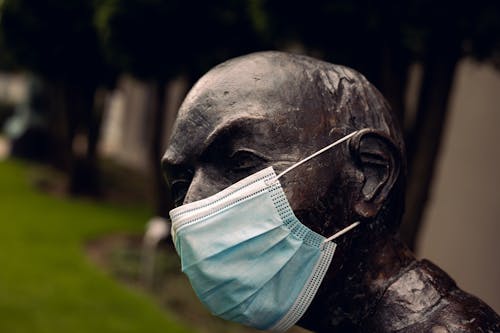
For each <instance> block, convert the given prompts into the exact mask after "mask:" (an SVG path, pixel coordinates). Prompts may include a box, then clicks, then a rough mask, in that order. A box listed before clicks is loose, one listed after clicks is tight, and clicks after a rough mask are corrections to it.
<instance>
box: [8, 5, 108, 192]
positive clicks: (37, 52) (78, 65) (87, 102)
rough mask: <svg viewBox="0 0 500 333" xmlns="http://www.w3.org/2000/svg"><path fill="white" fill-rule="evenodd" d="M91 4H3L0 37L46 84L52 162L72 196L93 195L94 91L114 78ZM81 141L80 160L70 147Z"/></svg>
mask: <svg viewBox="0 0 500 333" xmlns="http://www.w3.org/2000/svg"><path fill="white" fill-rule="evenodd" d="M93 6H94V4H93V2H91V1H84V0H79V1H76V0H75V1H58V0H49V1H43V2H40V1H34V0H3V1H2V2H0V15H1V21H0V25H1V28H0V30H1V33H2V36H1V39H2V41H3V42H4V45H5V47H6V48H7V49H8V51H9V54H10V55H11V58H12V59H15V62H16V65H18V66H19V67H20V68H23V69H25V70H28V71H31V72H34V73H35V74H37V75H38V76H40V77H42V78H43V80H44V82H45V88H46V94H47V96H48V97H49V98H48V99H47V100H48V101H49V102H48V105H47V110H48V121H47V123H48V124H49V126H50V134H51V141H52V143H51V145H52V149H51V152H52V156H51V160H52V161H53V163H54V164H55V165H56V166H58V167H60V168H62V169H63V170H66V171H67V172H68V174H69V175H70V190H71V192H72V193H81V192H84V193H88V192H91V193H95V192H96V191H97V185H98V184H97V182H96V179H97V165H96V154H97V151H96V145H97V141H98V137H99V124H100V112H101V108H99V107H95V106H96V105H95V104H94V96H95V92H96V90H97V87H98V86H100V85H101V84H103V83H108V82H110V81H111V80H112V77H113V73H112V71H110V68H109V67H108V66H106V64H105V62H104V60H103V56H102V52H101V49H100V45H99V40H98V38H97V33H96V31H95V28H94V26H93V13H94V7H93ZM77 134H81V135H82V136H83V137H84V138H85V145H86V149H85V152H84V153H83V154H84V156H83V158H82V157H79V156H78V153H77V152H76V151H75V150H74V149H73V144H74V143H75V138H76V137H77Z"/></svg>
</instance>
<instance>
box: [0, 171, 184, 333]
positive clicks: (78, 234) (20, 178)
mask: <svg viewBox="0 0 500 333" xmlns="http://www.w3.org/2000/svg"><path fill="white" fill-rule="evenodd" d="M28 176H29V169H28V168H27V167H26V166H25V165H24V164H22V163H19V162H13V161H7V162H0V332H5V333H13V332H29V333H37V332H50V333H55V332H71V333H78V332H86V333H88V332H94V333H100V332H110V333H112V332H148V333H153V332H162V333H165V332H190V330H188V329H186V328H184V327H183V326H182V325H181V324H179V323H177V322H175V321H174V320H173V319H172V318H171V317H169V316H168V315H167V314H166V312H165V311H163V310H162V309H160V307H159V305H157V304H155V303H154V302H153V301H152V299H151V298H149V297H147V296H146V295H145V294H142V293H141V292H140V291H138V290H134V289H132V288H128V287H126V286H124V285H120V284H118V283H117V282H115V281H114V280H113V279H112V278H111V277H110V276H108V275H107V274H105V273H103V272H101V271H99V270H98V269H97V268H96V267H95V266H94V265H92V264H91V263H90V262H89V261H88V260H87V259H86V257H85V254H84V243H85V241H86V240H88V239H91V238H95V237H97V236H99V235H103V234H107V233H111V232H117V231H120V232H138V231H140V230H141V229H142V228H143V225H144V222H145V221H146V220H147V219H148V217H149V214H148V210H147V209H146V208H145V207H132V206H127V207H118V206H113V205H109V204H102V203H96V202H92V201H86V200H68V199H64V198H56V197H52V196H48V195H46V194H42V193H40V192H37V191H36V190H34V189H33V188H32V187H31V186H30V185H29V183H28V181H27V179H28V178H29V177H28Z"/></svg>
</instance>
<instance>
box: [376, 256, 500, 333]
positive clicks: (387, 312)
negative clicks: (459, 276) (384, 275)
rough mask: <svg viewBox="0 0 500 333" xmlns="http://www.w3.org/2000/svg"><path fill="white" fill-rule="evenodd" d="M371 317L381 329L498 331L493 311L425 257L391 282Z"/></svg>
mask: <svg viewBox="0 0 500 333" xmlns="http://www.w3.org/2000/svg"><path fill="white" fill-rule="evenodd" d="M373 319H374V321H376V322H378V325H377V326H379V327H378V329H377V331H380V332H399V333H403V332H405V333H413V332H429V333H458V332H492V333H493V332H500V317H499V316H498V315H497V314H496V313H495V311H493V310H492V309H491V308H490V307H489V306H488V305H486V304H485V303H484V302H482V301H481V300H480V299H478V298H477V297H474V296H472V295H470V294H468V293H466V292H464V291H463V290H461V289H459V288H458V287H457V285H456V284H455V281H453V279H452V278H450V277H449V276H448V274H446V273H445V272H444V271H443V270H442V269H440V268H439V267H438V266H436V265H434V264H433V263H432V262H430V261H428V260H422V261H419V262H416V263H415V265H412V267H410V268H409V269H408V270H407V271H405V272H404V273H403V274H401V275H400V276H399V277H398V278H397V279H396V280H395V281H394V282H393V283H391V285H390V286H389V287H388V288H387V290H386V291H385V293H384V296H383V297H382V299H381V301H380V303H379V305H378V306H377V309H376V312H375V314H374V318H373Z"/></svg>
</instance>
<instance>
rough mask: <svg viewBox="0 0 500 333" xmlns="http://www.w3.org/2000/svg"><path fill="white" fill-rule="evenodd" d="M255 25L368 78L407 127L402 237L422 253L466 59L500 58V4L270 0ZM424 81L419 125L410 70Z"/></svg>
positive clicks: (283, 43) (261, 5)
mask: <svg viewBox="0 0 500 333" xmlns="http://www.w3.org/2000/svg"><path fill="white" fill-rule="evenodd" d="M256 3H257V4H258V6H256V10H255V11H254V12H253V13H254V21H255V22H258V26H260V27H261V29H260V33H261V36H262V37H263V38H266V39H267V40H268V41H269V42H271V43H273V44H274V45H275V47H277V48H284V47H285V48H286V47H289V45H291V44H294V43H295V44H296V43H299V44H301V45H302V46H303V47H305V49H306V51H307V52H308V53H310V54H313V55H316V56H320V57H323V58H325V59H326V60H328V61H331V62H335V63H340V64H343V65H348V66H350V67H353V68H355V69H357V70H359V71H360V72H361V73H363V74H365V75H366V76H367V78H368V79H369V80H370V81H371V82H373V83H374V84H375V86H377V87H378V88H379V89H380V90H381V92H382V93H383V94H384V96H386V98H387V99H388V101H389V103H390V104H391V105H392V108H393V110H394V112H395V113H396V115H397V117H398V118H399V119H400V121H401V123H402V124H403V123H405V122H406V123H407V124H408V123H409V125H408V126H407V128H406V143H407V156H408V185H407V200H406V213H405V216H404V219H403V224H402V229H401V232H402V237H403V239H404V240H405V241H406V242H407V243H408V244H409V246H410V247H411V248H415V244H416V239H417V235H418V230H419V227H420V224H421V220H422V214H423V211H424V208H425V204H426V202H427V198H428V195H429V190H430V186H431V183H432V178H433V174H434V168H435V164H436V158H437V156H438V153H439V147H440V143H441V138H442V133H443V130H444V126H445V123H446V115H447V109H448V101H449V96H450V91H451V86H452V83H453V79H454V74H455V70H456V66H457V63H458V61H459V60H460V59H461V58H462V57H465V56H473V57H476V58H477V59H480V60H491V59H492V57H495V58H496V59H498V57H499V52H500V4H499V2H498V1H497V2H494V1H476V2H474V3H473V4H471V3H463V2H462V3H461V2H451V1H440V2H436V1H430V0H424V1H417V0H415V1H406V2H400V1H384V2H371V1H367V0H357V1H349V0H336V1H327V0H312V1H309V2H308V4H307V6H305V5H304V3H303V2H300V1H291V0H287V1H285V0H273V1H271V0H267V1H266V0H262V1H259V2H256ZM414 63H419V64H421V68H422V80H421V82H420V87H419V98H418V102H417V106H416V110H417V113H416V116H415V118H414V120H413V121H412V122H408V120H409V119H410V112H409V109H410V108H409V107H408V106H407V105H405V99H404V96H405V93H406V88H407V86H408V81H409V68H410V66H411V65H412V64H414Z"/></svg>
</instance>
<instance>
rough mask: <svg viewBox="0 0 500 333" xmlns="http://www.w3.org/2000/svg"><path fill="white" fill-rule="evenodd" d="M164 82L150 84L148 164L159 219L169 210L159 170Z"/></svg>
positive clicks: (164, 97)
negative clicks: (151, 175) (151, 96)
mask: <svg viewBox="0 0 500 333" xmlns="http://www.w3.org/2000/svg"><path fill="white" fill-rule="evenodd" d="M166 83H167V82H166V81H165V80H159V81H155V82H153V83H152V86H153V88H152V89H153V94H154V98H153V101H152V102H153V105H152V111H153V117H152V125H153V126H152V138H151V146H150V149H149V150H150V152H149V156H150V163H151V167H152V169H151V171H152V174H153V177H152V180H153V186H154V189H155V192H156V195H155V200H156V202H155V214H156V215H157V216H161V217H168V212H169V210H170V209H171V203H170V202H171V199H170V195H169V192H168V189H167V184H166V182H165V179H164V178H163V172H162V168H161V163H160V160H161V157H162V155H163V153H164V151H163V150H164V149H165V147H164V146H163V138H164V130H165V129H164V121H165V109H166V107H165V106H166V104H167V103H166V102H167V98H168V97H169V96H167V95H168V94H167V87H166Z"/></svg>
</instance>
